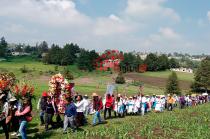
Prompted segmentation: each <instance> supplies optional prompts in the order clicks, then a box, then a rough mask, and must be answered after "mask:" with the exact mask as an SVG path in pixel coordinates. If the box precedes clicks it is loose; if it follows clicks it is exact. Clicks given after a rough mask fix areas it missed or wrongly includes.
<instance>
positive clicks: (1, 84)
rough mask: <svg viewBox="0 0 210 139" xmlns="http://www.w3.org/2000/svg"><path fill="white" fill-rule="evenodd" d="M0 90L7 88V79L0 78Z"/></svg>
mask: <svg viewBox="0 0 210 139" xmlns="http://www.w3.org/2000/svg"><path fill="white" fill-rule="evenodd" d="M0 90H1V91H6V90H9V81H5V80H0Z"/></svg>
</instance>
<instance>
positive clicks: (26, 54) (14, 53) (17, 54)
mask: <svg viewBox="0 0 210 139" xmlns="http://www.w3.org/2000/svg"><path fill="white" fill-rule="evenodd" d="M12 55H13V56H29V55H31V54H30V53H24V52H12Z"/></svg>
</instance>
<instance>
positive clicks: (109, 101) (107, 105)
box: [104, 94, 113, 120]
mask: <svg viewBox="0 0 210 139" xmlns="http://www.w3.org/2000/svg"><path fill="white" fill-rule="evenodd" d="M112 106H113V98H112V96H111V95H110V94H107V95H106V102H105V110H104V119H105V120H106V119H107V118H106V113H107V111H108V113H109V119H110V118H111V111H112Z"/></svg>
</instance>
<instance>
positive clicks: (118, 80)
mask: <svg viewBox="0 0 210 139" xmlns="http://www.w3.org/2000/svg"><path fill="white" fill-rule="evenodd" d="M115 83H116V84H124V83H125V77H124V76H123V74H122V73H121V72H120V73H119V74H118V76H117V78H116V79H115Z"/></svg>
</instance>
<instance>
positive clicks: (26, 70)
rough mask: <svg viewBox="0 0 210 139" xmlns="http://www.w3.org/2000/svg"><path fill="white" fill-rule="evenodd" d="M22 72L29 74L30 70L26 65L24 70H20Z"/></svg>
mask: <svg viewBox="0 0 210 139" xmlns="http://www.w3.org/2000/svg"><path fill="white" fill-rule="evenodd" d="M20 71H21V72H22V73H27V72H29V70H28V68H27V67H26V65H24V66H23V67H22V68H20Z"/></svg>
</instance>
